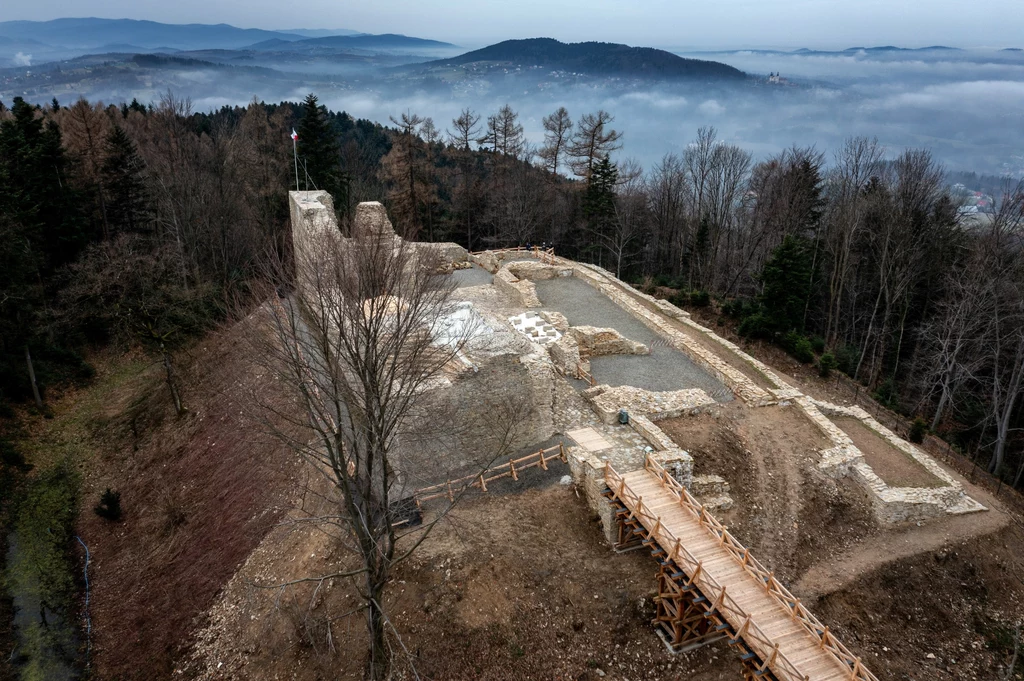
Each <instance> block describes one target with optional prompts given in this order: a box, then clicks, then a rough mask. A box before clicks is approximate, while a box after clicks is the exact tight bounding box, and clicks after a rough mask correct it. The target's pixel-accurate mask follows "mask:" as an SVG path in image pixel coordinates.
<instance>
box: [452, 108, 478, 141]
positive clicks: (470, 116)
mask: <svg viewBox="0 0 1024 681" xmlns="http://www.w3.org/2000/svg"><path fill="white" fill-rule="evenodd" d="M478 123H480V116H479V115H478V114H476V113H474V112H473V110H472V109H463V110H462V113H460V114H459V116H458V118H453V119H452V128H451V129H450V130H449V131H448V142H449V143H450V144H451V145H452V146H454V147H455V148H457V149H460V150H462V151H469V148H470V147H469V145H470V144H471V143H472V142H475V141H476V138H477V135H479V134H480V127H479V125H478Z"/></svg>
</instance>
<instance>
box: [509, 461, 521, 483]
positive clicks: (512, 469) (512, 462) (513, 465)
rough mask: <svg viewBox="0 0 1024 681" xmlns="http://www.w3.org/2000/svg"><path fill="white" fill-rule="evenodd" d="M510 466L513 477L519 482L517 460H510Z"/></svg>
mask: <svg viewBox="0 0 1024 681" xmlns="http://www.w3.org/2000/svg"><path fill="white" fill-rule="evenodd" d="M508 468H509V470H510V471H512V479H513V480H515V481H516V482H519V475H518V474H517V473H516V464H515V462H514V461H509V462H508Z"/></svg>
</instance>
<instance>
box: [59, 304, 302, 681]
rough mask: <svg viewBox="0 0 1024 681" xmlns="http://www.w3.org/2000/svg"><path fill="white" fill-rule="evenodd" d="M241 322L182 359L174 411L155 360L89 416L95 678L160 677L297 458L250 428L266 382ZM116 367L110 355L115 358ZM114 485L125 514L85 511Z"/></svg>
mask: <svg viewBox="0 0 1024 681" xmlns="http://www.w3.org/2000/svg"><path fill="white" fill-rule="evenodd" d="M246 331H247V327H246V326H245V325H244V324H243V325H240V326H238V327H235V328H233V329H231V330H230V331H227V332H225V333H223V334H215V335H212V336H210V337H208V338H207V339H206V340H204V341H203V342H202V343H200V344H199V345H197V346H196V347H194V348H193V349H192V350H191V351H190V352H189V353H186V354H184V355H183V356H182V357H180V358H179V365H180V376H181V381H182V393H183V397H184V400H185V404H186V406H187V407H188V408H189V410H190V411H189V413H188V414H187V415H185V416H183V417H181V418H176V417H175V416H174V410H173V408H172V406H171V404H170V400H169V399H168V395H167V388H166V385H165V384H164V383H163V380H162V372H161V368H160V367H159V366H152V365H151V366H149V367H148V368H146V369H144V370H143V371H141V372H140V373H137V374H136V375H134V376H131V377H129V378H127V379H126V380H125V381H123V382H122V383H121V384H120V385H118V386H117V387H116V388H115V389H113V390H112V391H111V392H110V393H109V394H108V395H107V396H106V398H105V401H104V404H103V406H102V408H101V409H99V410H98V412H97V413H95V414H93V415H92V416H91V418H90V423H89V427H90V429H91V433H92V438H91V446H92V447H93V448H94V449H95V451H96V452H97V455H96V456H94V457H93V459H92V460H91V461H90V463H89V464H88V466H87V471H86V483H85V488H84V490H83V491H84V494H83V498H84V500H85V501H84V509H83V512H82V514H81V517H80V521H79V532H80V534H81V536H82V537H83V538H84V539H85V541H86V542H87V543H88V545H89V548H90V550H91V552H92V556H93V562H92V564H91V565H90V576H91V580H92V599H91V600H92V626H93V633H94V639H93V669H94V671H95V673H96V674H97V675H98V677H99V678H117V679H153V678H168V676H169V675H170V672H171V668H172V664H173V660H174V659H175V658H176V657H177V656H178V654H179V645H180V644H181V643H182V641H184V640H185V638H186V634H187V631H188V629H189V627H190V625H191V623H192V620H193V619H194V618H195V617H196V616H198V615H200V614H201V613H203V612H204V611H206V610H207V609H208V608H209V607H210V605H211V604H212V602H213V599H214V597H215V595H216V594H217V592H218V591H219V590H220V589H221V587H222V586H223V585H224V583H225V582H227V580H228V579H229V578H230V577H231V575H232V574H233V573H234V572H235V570H236V569H237V566H238V565H239V564H240V563H241V562H242V561H244V560H245V558H246V556H248V555H249V553H250V552H251V551H252V549H253V548H254V547H255V546H256V545H257V544H258V543H259V542H260V540H261V539H262V538H263V536H264V534H265V533H266V531H267V529H268V528H269V527H270V526H271V525H272V524H273V523H274V521H275V520H276V519H277V518H278V517H279V516H280V513H281V509H282V506H283V505H284V504H286V503H287V500H288V499H290V494H289V495H284V494H283V493H282V491H283V490H287V489H290V487H291V486H290V485H289V484H288V481H289V478H291V477H292V476H294V475H295V474H296V467H295V465H294V464H295V462H294V461H292V460H290V459H289V458H288V457H287V456H286V455H285V454H283V453H282V452H281V451H280V448H279V446H278V445H277V444H276V443H275V442H274V441H273V440H271V439H270V438H262V437H258V432H259V431H258V429H256V428H254V426H253V424H252V422H251V420H250V419H249V418H248V414H249V413H250V412H249V411H248V408H247V406H246V404H245V394H246V392H247V391H248V390H252V389H261V386H264V385H265V384H266V380H265V379H261V378H259V377H258V375H257V374H258V372H257V371H256V370H255V369H254V368H253V367H252V366H251V365H250V363H249V362H248V360H247V353H246V352H244V349H243V348H244V344H243V334H244V333H246ZM113 365H114V366H116V365H117V362H116V361H115V362H113ZM106 487H111V488H113V489H115V490H118V491H120V492H121V501H122V506H123V509H124V519H123V520H122V521H121V522H120V523H116V524H112V523H109V522H107V521H104V520H102V519H100V518H99V517H98V516H96V515H95V514H93V513H92V512H91V511H90V509H91V506H92V505H93V504H95V503H96V500H97V499H98V497H99V494H100V492H101V491H102V490H103V489H104V488H106Z"/></svg>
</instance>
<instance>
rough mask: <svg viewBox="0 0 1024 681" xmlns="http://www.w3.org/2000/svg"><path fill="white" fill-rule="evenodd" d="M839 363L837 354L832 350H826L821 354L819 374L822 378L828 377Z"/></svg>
mask: <svg viewBox="0 0 1024 681" xmlns="http://www.w3.org/2000/svg"><path fill="white" fill-rule="evenodd" d="M837 364H838V362H836V356H835V355H833V354H832V353H831V352H826V353H825V354H824V355H822V356H821V359H819V360H818V375H819V376H821V377H822V378H828V377H829V376H830V375H831V374H832V371H833V370H834V369H835V368H836V365H837Z"/></svg>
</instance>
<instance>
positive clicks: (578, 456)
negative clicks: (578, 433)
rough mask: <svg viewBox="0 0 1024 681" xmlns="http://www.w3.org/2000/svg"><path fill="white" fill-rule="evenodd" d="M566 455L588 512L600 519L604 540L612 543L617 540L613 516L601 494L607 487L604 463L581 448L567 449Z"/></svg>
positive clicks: (609, 506) (616, 528)
mask: <svg viewBox="0 0 1024 681" xmlns="http://www.w3.org/2000/svg"><path fill="white" fill-rule="evenodd" d="M567 455H568V458H569V471H570V473H572V479H573V482H574V483H576V486H577V487H578V488H579V489H581V490H583V496H584V498H585V499H586V500H587V506H588V507H589V508H590V510H591V511H593V513H594V514H596V515H597V516H598V517H599V518H600V519H601V527H602V528H603V529H604V536H605V538H606V539H607V540H608V541H609V542H610V543H614V542H615V541H616V540H617V539H618V536H617V533H618V526H617V525H616V522H615V514H614V511H613V510H612V505H611V503H610V502H609V501H608V499H606V498H605V497H604V496H603V495H602V494H601V492H603V491H604V489H605V487H607V486H608V485H607V482H606V481H605V462H604V461H602V460H601V459H599V458H598V457H597V456H595V455H594V454H593V453H591V452H588V451H587V450H585V449H583V448H582V447H569V449H568V453H567Z"/></svg>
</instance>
